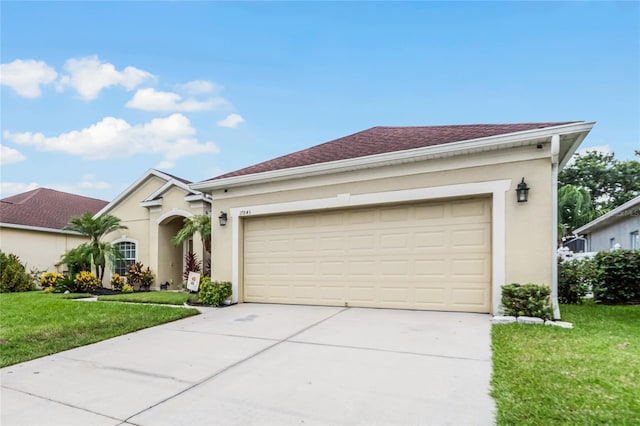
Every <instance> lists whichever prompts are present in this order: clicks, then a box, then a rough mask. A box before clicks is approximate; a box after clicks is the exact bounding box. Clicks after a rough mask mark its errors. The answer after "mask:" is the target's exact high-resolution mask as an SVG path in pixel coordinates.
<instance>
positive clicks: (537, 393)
mask: <svg viewBox="0 0 640 426" xmlns="http://www.w3.org/2000/svg"><path fill="white" fill-rule="evenodd" d="M561 312H562V319H563V320H564V321H569V322H572V323H573V325H574V329H571V330H566V329H561V328H557V327H550V326H532V325H523V324H508V325H494V326H493V328H492V333H491V334H492V349H493V378H492V388H493V389H492V396H493V397H494V399H495V400H496V405H497V408H498V412H497V423H498V424H499V425H559V424H566V425H593V424H615V425H631V424H637V422H638V419H640V306H602V305H594V304H586V305H579V306H577V305H563V306H562V307H561Z"/></svg>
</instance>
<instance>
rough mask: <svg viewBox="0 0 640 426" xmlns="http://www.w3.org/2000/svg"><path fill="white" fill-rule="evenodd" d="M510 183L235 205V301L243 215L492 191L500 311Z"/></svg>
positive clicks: (494, 283)
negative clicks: (506, 206) (506, 211)
mask: <svg viewBox="0 0 640 426" xmlns="http://www.w3.org/2000/svg"><path fill="white" fill-rule="evenodd" d="M510 187H511V179H505V180H495V181H487V182H473V183H466V184H457V185H445V186H436V187H431V188H417V189H406V190H398V191H386V192H375V193H367V194H356V195H351V194H338V195H337V196H335V197H330V198H319V199H312V200H301V201H293V202H286V203H275V204H263V205H255V206H244V207H236V208H231V209H230V215H231V228H232V230H231V231H232V288H233V296H232V298H233V301H234V302H237V301H238V294H239V293H238V290H239V283H240V261H241V258H240V257H241V253H240V219H241V218H243V217H250V216H257V215H267V214H278V213H293V212H299V211H313V210H324V209H334V208H346V207H358V206H368V205H369V206H370V205H376V204H386V203H396V202H411V201H423V200H425V201H426V200H433V199H438V198H450V197H461V196H470V195H487V194H490V195H491V196H492V197H491V200H492V206H491V234H492V235H491V237H492V245H491V257H492V260H491V262H492V277H491V292H492V310H493V313H494V314H497V308H498V306H499V305H500V288H501V287H502V286H503V285H504V280H505V203H506V193H507V191H508V190H509V188H510Z"/></svg>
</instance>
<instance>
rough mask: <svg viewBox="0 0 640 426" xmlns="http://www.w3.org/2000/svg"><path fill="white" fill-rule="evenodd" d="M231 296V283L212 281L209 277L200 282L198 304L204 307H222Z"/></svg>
mask: <svg viewBox="0 0 640 426" xmlns="http://www.w3.org/2000/svg"><path fill="white" fill-rule="evenodd" d="M230 296H231V283H230V282H229V281H222V282H220V281H213V282H212V281H211V279H210V278H209V277H204V278H202V279H201V280H200V287H199V289H198V302H200V303H202V304H203V305H211V306H220V305H222V303H223V302H224V301H225V300H227V299H228V298H229V297H230Z"/></svg>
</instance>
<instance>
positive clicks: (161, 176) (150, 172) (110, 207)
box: [93, 169, 172, 219]
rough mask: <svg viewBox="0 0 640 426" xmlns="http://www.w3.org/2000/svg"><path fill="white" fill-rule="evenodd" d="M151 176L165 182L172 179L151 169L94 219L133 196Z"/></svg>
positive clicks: (94, 216)
mask: <svg viewBox="0 0 640 426" xmlns="http://www.w3.org/2000/svg"><path fill="white" fill-rule="evenodd" d="M149 176H156V177H159V178H160V179H164V180H167V181H168V180H171V179H172V178H171V177H170V176H167V175H165V174H164V173H162V172H159V171H158V170H155V169H149V170H147V172H146V173H145V174H143V175H142V176H141V177H140V178H138V179H137V180H136V181H135V182H133V183H132V184H131V185H129V186H128V187H127V188H126V189H125V190H124V191H122V192H121V193H120V194H118V196H117V197H116V198H114V199H113V201H111V202H110V203H109V204H107V205H106V206H104V207H103V208H102V210H100V211H99V212H98V213H96V214H95V215H93V218H94V219H95V218H98V217H100V216H102V215H103V214H105V213H107V212H109V211H110V210H111V209H112V208H114V207H115V206H116V205H117V204H118V203H119V202H120V201H122V200H123V199H124V198H126V197H127V196H128V195H129V194H131V193H132V192H133V191H134V190H135V189H136V188H137V187H138V185H140V184H141V183H142V182H144V181H145V180H146V179H147V178H148V177H149Z"/></svg>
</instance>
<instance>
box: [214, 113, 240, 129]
mask: <svg viewBox="0 0 640 426" xmlns="http://www.w3.org/2000/svg"><path fill="white" fill-rule="evenodd" d="M242 123H244V118H242V116H241V115H240V114H229V115H228V116H227V117H226V118H225V119H223V120H220V121H218V123H217V124H218V126H220V127H230V128H232V129H235V128H236V127H238V126H239V125H240V124H242Z"/></svg>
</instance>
